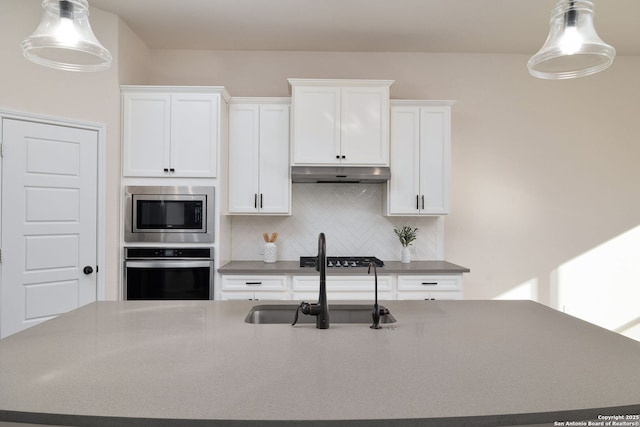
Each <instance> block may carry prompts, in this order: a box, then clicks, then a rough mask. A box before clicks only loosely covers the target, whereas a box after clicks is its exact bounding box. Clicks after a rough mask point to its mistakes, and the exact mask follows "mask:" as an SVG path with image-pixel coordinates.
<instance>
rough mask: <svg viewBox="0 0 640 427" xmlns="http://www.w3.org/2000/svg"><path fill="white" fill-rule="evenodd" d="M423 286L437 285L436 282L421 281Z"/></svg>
mask: <svg viewBox="0 0 640 427" xmlns="http://www.w3.org/2000/svg"><path fill="white" fill-rule="evenodd" d="M422 284H423V285H424V286H437V285H438V282H422Z"/></svg>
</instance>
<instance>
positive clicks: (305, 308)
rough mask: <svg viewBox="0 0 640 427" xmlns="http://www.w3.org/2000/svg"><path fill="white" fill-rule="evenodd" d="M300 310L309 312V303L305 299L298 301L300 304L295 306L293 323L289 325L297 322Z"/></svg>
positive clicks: (305, 312) (304, 312) (303, 312)
mask: <svg viewBox="0 0 640 427" xmlns="http://www.w3.org/2000/svg"><path fill="white" fill-rule="evenodd" d="M300 311H302V314H309V313H311V304H309V303H308V302H306V301H302V302H301V303H300V305H299V306H298V307H297V308H296V315H295V317H294V318H293V323H292V324H291V326H294V325H295V324H296V323H298V313H299V312H300Z"/></svg>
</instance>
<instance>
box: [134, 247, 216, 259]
mask: <svg viewBox="0 0 640 427" xmlns="http://www.w3.org/2000/svg"><path fill="white" fill-rule="evenodd" d="M124 251H125V254H124V257H125V259H163V258H200V259H212V258H213V255H212V249H211V248H124Z"/></svg>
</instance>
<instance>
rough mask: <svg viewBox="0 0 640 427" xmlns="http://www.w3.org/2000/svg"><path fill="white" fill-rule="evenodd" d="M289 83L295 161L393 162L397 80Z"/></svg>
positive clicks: (326, 163) (337, 162)
mask: <svg viewBox="0 0 640 427" xmlns="http://www.w3.org/2000/svg"><path fill="white" fill-rule="evenodd" d="M289 83H290V85H291V92H292V106H293V107H292V108H293V112H292V153H291V155H292V165H352V166H364V165H372V166H378V165H381V166H388V164H389V87H390V86H391V84H392V83H393V81H392V80H330V79H320V80H315V79H289Z"/></svg>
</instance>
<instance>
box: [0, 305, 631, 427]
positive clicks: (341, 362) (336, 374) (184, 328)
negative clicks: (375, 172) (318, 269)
mask: <svg viewBox="0 0 640 427" xmlns="http://www.w3.org/2000/svg"><path fill="white" fill-rule="evenodd" d="M329 303H330V305H331V304H334V305H337V304H340V303H339V302H336V301H329ZM261 304H264V303H263V302H261ZM267 304H270V303H267ZM255 305H256V302H249V301H184V302H180V301H167V302H154V301H126V302H98V303H93V304H90V305H88V306H85V307H82V308H80V309H77V310H75V311H72V312H70V313H67V314H64V315H61V316H59V317H57V318H55V319H53V320H50V321H48V322H45V323H43V324H40V325H38V326H35V327H33V328H31V329H28V330H26V331H23V332H20V333H18V334H15V335H13V336H9V337H7V338H5V339H3V340H0V421H13V422H24V423H34V424H57V425H82V426H90V425H99V426H116V425H117V426H190V425H193V426H203V425H212V426H218V425H220V426H246V425H248V426H251V425H265V424H267V425H271V426H291V425H305V426H333V425H335V426H338V425H340V426H342V425H353V426H396V425H397V426H465V425H472V426H482V425H486V426H493V425H525V424H542V423H550V424H549V425H553V423H554V422H555V421H557V422H566V421H574V420H581V419H597V418H598V416H599V415H600V416H616V415H635V414H639V413H640V387H639V386H638V385H639V384H640V343H639V342H637V341H634V340H631V339H629V338H626V337H624V336H621V335H618V334H616V333H613V332H609V331H607V330H605V329H602V328H599V327H597V326H594V325H591V324H589V323H586V322H584V321H581V320H579V319H576V318H573V317H571V316H568V315H565V314H563V313H560V312H557V311H555V310H552V309H550V308H548V307H545V306H543V305H540V304H537V303H534V302H530V301H385V302H384V305H385V306H386V307H387V308H389V310H390V311H391V313H392V314H393V316H394V317H395V318H396V319H397V323H393V324H385V325H384V326H383V329H380V330H372V329H370V328H369V325H368V324H332V325H331V328H330V329H328V330H319V329H315V327H314V325H309V324H303V325H296V326H295V327H292V326H290V325H288V324H275V325H260V324H248V323H245V322H244V319H245V316H246V314H247V313H248V311H249V310H250V308H251V307H253V306H255Z"/></svg>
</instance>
